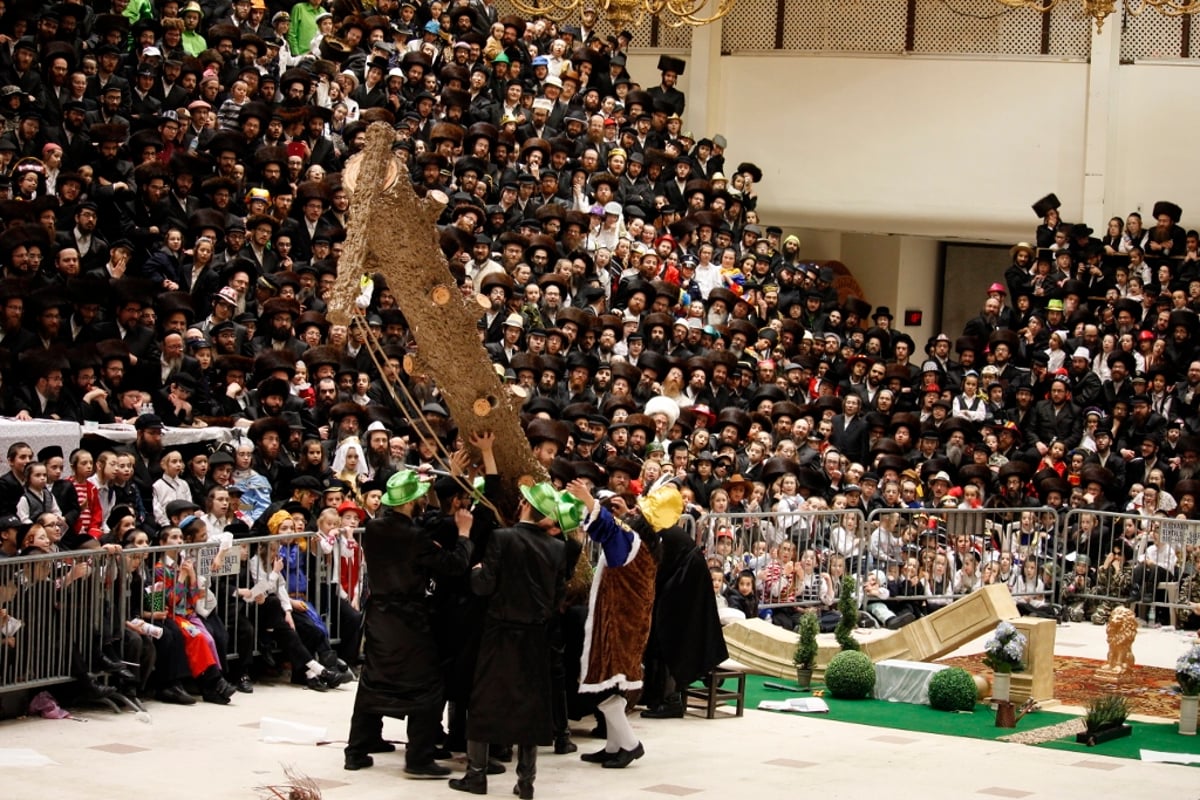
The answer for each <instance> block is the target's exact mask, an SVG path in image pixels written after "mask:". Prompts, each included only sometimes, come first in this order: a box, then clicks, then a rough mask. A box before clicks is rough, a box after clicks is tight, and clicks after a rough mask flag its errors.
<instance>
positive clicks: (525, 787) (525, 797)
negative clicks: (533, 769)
mask: <svg viewBox="0 0 1200 800" xmlns="http://www.w3.org/2000/svg"><path fill="white" fill-rule="evenodd" d="M513 794H515V795H516V796H517V797H519V798H521V800H533V781H517V785H516V786H514V787H513Z"/></svg>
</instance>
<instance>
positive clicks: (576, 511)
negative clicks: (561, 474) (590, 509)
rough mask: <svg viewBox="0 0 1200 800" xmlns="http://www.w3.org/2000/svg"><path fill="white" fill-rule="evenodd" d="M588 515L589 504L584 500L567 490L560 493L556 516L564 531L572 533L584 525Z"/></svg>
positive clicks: (559, 525)
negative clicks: (584, 502) (584, 519)
mask: <svg viewBox="0 0 1200 800" xmlns="http://www.w3.org/2000/svg"><path fill="white" fill-rule="evenodd" d="M586 515H587V506H585V505H584V504H583V501H582V500H580V499H579V498H578V497H575V495H573V494H571V493H570V492H567V491H562V492H559V493H558V510H557V511H556V512H555V515H554V518H555V519H556V520H558V527H560V528H562V532H563V533H570V532H571V531H573V530H575V529H576V528H578V527H579V526H580V525H582V524H583V518H584V517H585V516H586Z"/></svg>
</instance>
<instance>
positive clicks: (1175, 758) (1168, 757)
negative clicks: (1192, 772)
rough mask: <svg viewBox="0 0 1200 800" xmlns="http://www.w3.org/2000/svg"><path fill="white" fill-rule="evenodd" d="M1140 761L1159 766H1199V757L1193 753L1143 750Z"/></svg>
mask: <svg viewBox="0 0 1200 800" xmlns="http://www.w3.org/2000/svg"><path fill="white" fill-rule="evenodd" d="M1142 761H1153V762H1157V763H1160V764H1168V763H1169V764H1200V755H1197V754H1195V753H1164V752H1163V751H1161V750H1143V751H1142Z"/></svg>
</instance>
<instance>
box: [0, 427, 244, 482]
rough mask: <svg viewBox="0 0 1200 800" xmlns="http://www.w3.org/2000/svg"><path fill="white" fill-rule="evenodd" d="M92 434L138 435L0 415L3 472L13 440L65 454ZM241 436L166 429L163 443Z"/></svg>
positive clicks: (129, 438)
mask: <svg viewBox="0 0 1200 800" xmlns="http://www.w3.org/2000/svg"><path fill="white" fill-rule="evenodd" d="M89 434H94V435H96V436H102V437H104V438H105V439H108V440H110V441H112V442H117V443H120V444H130V443H132V442H133V441H134V440H135V439H136V438H137V431H135V430H134V427H133V426H132V425H123V424H112V425H96V424H94V423H89V424H85V425H79V424H78V423H75V422H63V421H60V420H53V419H35V420H29V421H28V422H22V421H20V420H15V419H12V418H0V443H2V445H3V446H2V447H0V475H3V474H4V473H6V472H8V461H7V460H6V459H5V458H3V457H2V456H3V453H5V452H7V450H8V446H9V445H11V444H12V443H13V442H26V443H27V444H28V445H29V446H30V447H32V448H33V452H34V454H35V455H36V454H37V452H38V451H39V450H41V449H42V448H43V447H47V446H49V445H52V444H56V445H58V446H59V447H61V448H62V449H63V454H64V455H67V454H69V453H70V452H71V451H72V450H74V449H75V448H77V447H79V440H80V439H81V438H82V437H83V436H86V435H89ZM238 435H240V434H237V433H235V432H234V431H233V430H232V429H230V428H215V427H214V428H165V429H164V430H163V445H164V446H168V447H169V446H173V445H182V444H192V443H194V442H206V441H215V442H217V443H218V444H219V443H221V442H227V441H230V440H231V439H234V438H236V436H238Z"/></svg>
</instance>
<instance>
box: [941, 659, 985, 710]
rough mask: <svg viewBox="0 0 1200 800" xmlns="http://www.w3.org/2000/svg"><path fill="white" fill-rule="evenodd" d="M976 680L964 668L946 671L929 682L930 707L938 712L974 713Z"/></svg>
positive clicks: (952, 668) (953, 668)
mask: <svg viewBox="0 0 1200 800" xmlns="http://www.w3.org/2000/svg"><path fill="white" fill-rule="evenodd" d="M976 693H977V690H976V688H975V678H974V677H973V676H972V675H971V673H969V672H967V671H966V670H965V669H963V668H962V667H951V668H950V669H944V670H942V671H941V672H939V673H937V674H936V675H934V676H933V679H932V680H930V681H929V705H930V706H931V707H932V708H936V709H937V710H938V711H974V710H975V697H976Z"/></svg>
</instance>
